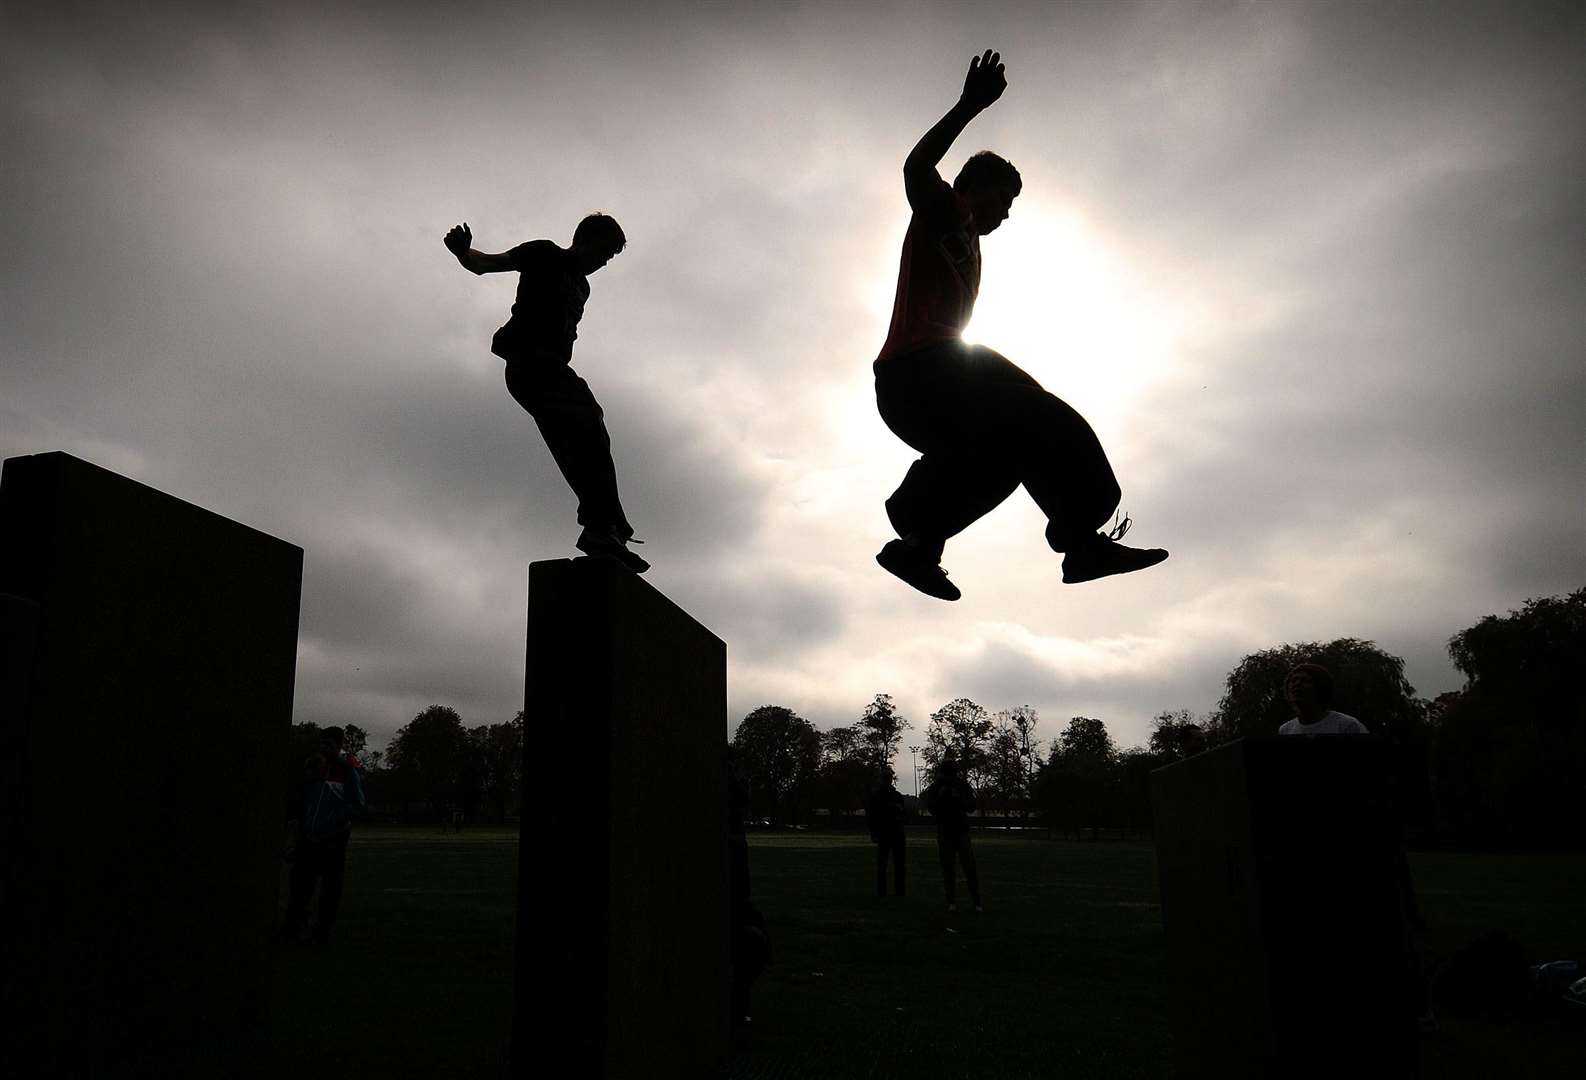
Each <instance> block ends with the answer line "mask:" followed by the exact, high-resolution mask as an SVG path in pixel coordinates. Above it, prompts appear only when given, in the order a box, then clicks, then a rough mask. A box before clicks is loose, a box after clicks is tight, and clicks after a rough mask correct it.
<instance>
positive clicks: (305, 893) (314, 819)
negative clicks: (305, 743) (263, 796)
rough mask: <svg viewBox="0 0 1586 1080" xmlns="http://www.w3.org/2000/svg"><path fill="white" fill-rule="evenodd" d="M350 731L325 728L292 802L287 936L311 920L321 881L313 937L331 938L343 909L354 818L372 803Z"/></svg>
mask: <svg viewBox="0 0 1586 1080" xmlns="http://www.w3.org/2000/svg"><path fill="white" fill-rule="evenodd" d="M345 745H346V735H345V734H344V733H343V731H342V729H341V728H339V727H328V728H325V729H324V730H322V731H321V732H320V733H319V753H318V754H316V755H314V756H313V757H312V758H310V759H309V770H308V775H307V776H305V777H304V779H303V781H302V783H300V784H299V785H298V789H297V791H295V792H294V793H293V796H292V800H291V802H290V803H289V804H288V811H287V812H288V814H289V815H290V816H291V820H290V821H288V823H287V824H288V826H289V827H291V828H293V829H294V830H295V832H296V838H297V839H296V844H295V845H294V847H293V849H292V855H291V859H292V873H291V878H290V881H291V885H290V888H291V892H290V896H289V898H288V900H287V905H286V918H285V920H284V921H283V922H282V924H281V940H282V941H285V942H288V943H295V942H297V941H298V939H299V938H300V937H301V936H302V933H303V927H304V926H305V925H306V924H307V923H308V906H309V901H310V900H311V899H312V897H313V895H314V887H315V885H316V884H317V885H318V886H319V908H318V910H317V911H316V913H315V917H314V929H313V933H312V935H311V939H312V940H313V942H314V943H315V944H316V945H328V944H329V943H330V931H331V928H332V927H333V926H335V925H336V915H337V912H338V911H339V910H340V909H341V891H342V883H343V881H344V880H345V879H346V874H347V841H348V839H349V838H350V837H351V836H352V819H353V818H354V817H356V816H361V815H362V814H363V813H364V812H365V810H366V809H367V803H366V802H365V800H364V793H363V776H362V769H361V767H360V766H359V764H358V759H357V758H355V757H352V756H351V755H349V754H347V753H344V752H343V747H344V746H345Z"/></svg>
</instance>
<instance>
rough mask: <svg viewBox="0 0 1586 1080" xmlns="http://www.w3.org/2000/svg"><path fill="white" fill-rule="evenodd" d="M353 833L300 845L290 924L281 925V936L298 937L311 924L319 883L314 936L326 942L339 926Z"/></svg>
mask: <svg viewBox="0 0 1586 1080" xmlns="http://www.w3.org/2000/svg"><path fill="white" fill-rule="evenodd" d="M350 835H351V834H349V833H343V834H342V835H341V836H339V837H336V838H335V839H332V840H323V841H320V842H318V843H313V842H310V841H307V840H304V841H301V842H300V843H299V844H298V845H297V857H296V858H295V859H294V860H293V862H292V873H291V879H290V880H291V893H290V896H289V898H288V900H287V902H286V921H285V922H284V923H282V925H281V935H282V936H283V937H285V938H289V939H291V938H296V937H297V936H298V935H299V934H301V933H302V932H303V927H304V925H306V924H307V922H308V903H309V900H310V898H311V897H312V896H313V895H314V885H315V883H316V882H318V884H319V910H318V911H317V912H316V914H315V916H314V935H313V936H314V937H315V938H318V939H320V940H324V939H325V938H328V937H329V936H330V930H331V927H333V926H335V925H336V913H337V912H339V911H340V910H341V887H342V883H343V882H344V881H345V880H346V877H347V841H348V839H349V838H350Z"/></svg>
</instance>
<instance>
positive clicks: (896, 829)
mask: <svg viewBox="0 0 1586 1080" xmlns="http://www.w3.org/2000/svg"><path fill="white" fill-rule="evenodd" d="M893 779H894V774H893V772H892V770H891V769H890V768H888V767H886V766H884V765H883V766H882V767H881V772H880V775H879V776H878V777H877V780H878V783H877V784H876V787H875V789H874V790H873V791H871V792H870V795H869V797H868V798H866V799H865V823H866V824H867V825H868V826H869V827H870V839H871V840H873V841H874V842H875V845H876V895H877V896H885V895H887V859H888V857H889V856H890V857H891V860H892V891H893V892H895V893H896V894H897V895H899V896H902V895H904V873H905V866H906V858H907V855H908V849H909V842H908V831H907V828H906V826H907V824H908V820H909V810H908V806H907V804H905V803H904V801H903V795H902V793H901V792H899V791H898V789H897V788H896V787H895V786H894V785H893Z"/></svg>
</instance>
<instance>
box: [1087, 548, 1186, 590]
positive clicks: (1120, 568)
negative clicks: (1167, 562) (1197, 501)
mask: <svg viewBox="0 0 1586 1080" xmlns="http://www.w3.org/2000/svg"><path fill="white" fill-rule="evenodd" d="M1122 550H1125V551H1133V552H1138V553H1139V554H1138V556H1135V557H1130V558H1128V559H1127V560H1125V559H1124V558H1122V557H1120V556H1117V555H1114V556H1112V558H1110V559H1108V560H1106V561H1105V562H1103V563H1101V564H1099V565H1097V566H1096V568H1095V570H1094V572H1091V571H1086V572H1083V573H1077V574H1074V575H1073V576H1070V575H1069V570H1068V560H1067V559H1064V560H1063V584H1064V585H1078V584H1080V583H1081V582H1085V581H1096V580H1098V579H1100V578H1104V577H1112V576H1113V575H1114V574H1132V573H1134V572H1135V571H1136V570H1145V569H1147V568H1148V567H1152V566H1155V565H1156V564H1157V563H1159V562H1161V561H1163V560H1164V559H1166V558H1167V552H1166V551H1164V550H1163V549H1161V548H1124V549H1122ZM1109 564H1110V565H1109Z"/></svg>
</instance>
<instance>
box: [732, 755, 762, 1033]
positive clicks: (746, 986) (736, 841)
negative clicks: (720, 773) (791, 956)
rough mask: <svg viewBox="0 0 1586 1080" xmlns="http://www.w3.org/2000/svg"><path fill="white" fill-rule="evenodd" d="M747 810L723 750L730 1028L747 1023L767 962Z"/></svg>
mask: <svg viewBox="0 0 1586 1080" xmlns="http://www.w3.org/2000/svg"><path fill="white" fill-rule="evenodd" d="M748 810H749V784H748V782H747V781H745V780H744V778H743V776H742V774H741V773H739V772H738V755H737V751H735V750H734V749H733V748H732V747H731V746H729V747H728V748H727V868H728V894H727V897H728V898H727V922H728V925H727V934H728V936H727V942H728V953H729V959H730V962H731V964H732V987H731V991H730V995H729V1001H728V1008H729V1009H730V1010H731V1011H730V1016H731V1020H732V1026H733V1027H742V1026H743V1025H745V1024H748V1023H749V1022H750V1019H751V1016H750V1010H749V991H750V989H751V988H753V986H754V981H755V980H756V979H758V978H759V977H760V973H761V972H762V971H764V970H765V968H766V965H767V964H769V963H770V962H771V935H770V934H769V933H768V932H767V930H766V925H765V916H764V915H762V914H761V913H760V910H759V909H758V908H756V907H755V906H754V905H753V904H752V903H750V902H749V838H748V836H747V834H746V833H745V832H744V816H745V814H747V813H748Z"/></svg>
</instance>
